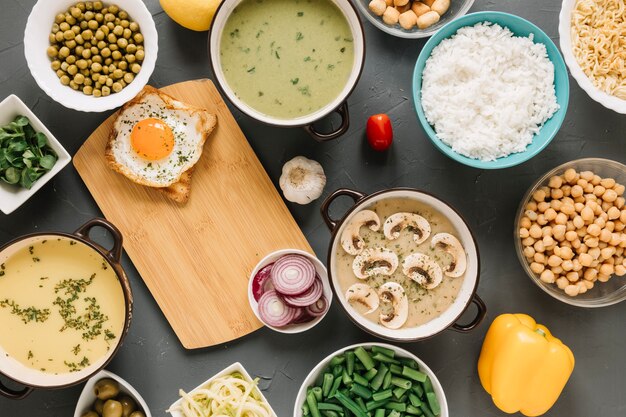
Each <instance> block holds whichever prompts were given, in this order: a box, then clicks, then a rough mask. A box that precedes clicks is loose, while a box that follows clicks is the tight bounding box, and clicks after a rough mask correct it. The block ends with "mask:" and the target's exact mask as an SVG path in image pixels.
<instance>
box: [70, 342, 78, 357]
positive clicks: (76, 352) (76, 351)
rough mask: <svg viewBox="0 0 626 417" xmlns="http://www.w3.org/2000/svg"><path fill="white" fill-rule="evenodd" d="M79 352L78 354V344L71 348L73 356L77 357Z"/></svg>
mask: <svg viewBox="0 0 626 417" xmlns="http://www.w3.org/2000/svg"><path fill="white" fill-rule="evenodd" d="M79 352H80V343H79V344H77V345H76V346H74V347H73V348H72V353H74V356H77V355H78V353H79Z"/></svg>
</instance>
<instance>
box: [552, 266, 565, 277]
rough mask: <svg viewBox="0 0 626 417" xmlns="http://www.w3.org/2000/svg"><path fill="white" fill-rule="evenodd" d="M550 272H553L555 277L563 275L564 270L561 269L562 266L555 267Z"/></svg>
mask: <svg viewBox="0 0 626 417" xmlns="http://www.w3.org/2000/svg"><path fill="white" fill-rule="evenodd" d="M550 271H552V273H553V274H554V275H561V274H562V273H563V268H561V265H559V266H553V267H551V268H550Z"/></svg>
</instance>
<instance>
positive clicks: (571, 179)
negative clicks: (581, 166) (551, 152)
mask: <svg viewBox="0 0 626 417" xmlns="http://www.w3.org/2000/svg"><path fill="white" fill-rule="evenodd" d="M563 179H564V180H565V181H567V182H568V183H570V184H574V183H575V182H576V180H578V174H577V173H576V170H575V169H574V168H569V169H567V170H566V171H565V172H564V173H563Z"/></svg>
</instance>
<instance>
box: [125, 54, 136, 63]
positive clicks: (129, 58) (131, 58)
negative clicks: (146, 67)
mask: <svg viewBox="0 0 626 417" xmlns="http://www.w3.org/2000/svg"><path fill="white" fill-rule="evenodd" d="M124 59H125V60H126V62H128V63H129V64H132V63H133V62H135V60H136V59H137V58H135V55H132V54H126V56H125V57H124Z"/></svg>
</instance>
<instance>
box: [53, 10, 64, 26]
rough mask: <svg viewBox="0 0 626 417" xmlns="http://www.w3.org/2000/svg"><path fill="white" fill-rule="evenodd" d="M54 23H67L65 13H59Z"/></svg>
mask: <svg viewBox="0 0 626 417" xmlns="http://www.w3.org/2000/svg"><path fill="white" fill-rule="evenodd" d="M54 22H55V23H58V24H61V23H63V22H65V15H64V14H63V13H59V14H58V15H56V16H55V17H54Z"/></svg>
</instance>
